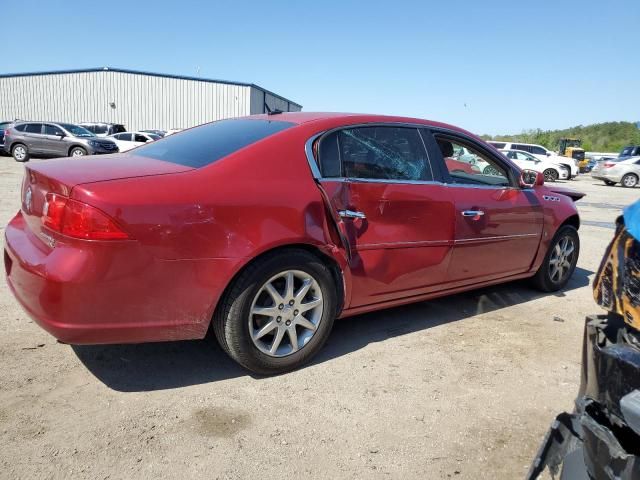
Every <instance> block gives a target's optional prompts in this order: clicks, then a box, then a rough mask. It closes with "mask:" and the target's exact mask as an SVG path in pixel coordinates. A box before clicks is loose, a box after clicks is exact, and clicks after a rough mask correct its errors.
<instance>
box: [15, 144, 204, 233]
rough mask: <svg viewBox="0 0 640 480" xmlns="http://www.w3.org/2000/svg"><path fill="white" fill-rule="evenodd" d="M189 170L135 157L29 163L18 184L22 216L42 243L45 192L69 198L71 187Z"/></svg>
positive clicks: (163, 162) (117, 156) (180, 166)
mask: <svg viewBox="0 0 640 480" xmlns="http://www.w3.org/2000/svg"><path fill="white" fill-rule="evenodd" d="M190 170H193V168H192V167H188V166H184V165H179V164H176V163H170V162H165V161H162V160H155V159H151V158H145V157H138V156H135V155H101V156H90V157H80V158H67V159H59V160H47V161H43V162H38V163H33V162H31V163H30V164H29V166H28V167H26V168H25V175H24V180H23V184H22V205H21V211H22V215H23V216H24V217H25V220H26V222H27V224H28V225H29V228H30V229H31V230H32V231H33V232H34V233H35V234H36V235H38V236H39V237H44V239H43V238H41V240H43V242H44V243H48V238H47V235H46V233H47V232H43V227H42V216H43V213H44V208H45V203H46V201H45V197H46V195H47V194H48V193H55V194H59V195H63V196H65V197H70V196H71V191H72V190H73V188H74V187H75V186H76V185H80V184H86V183H95V182H104V181H109V180H117V179H124V178H135V177H148V176H154V175H166V174H171V173H180V172H186V171H190ZM42 233H45V235H44V236H43V235H42Z"/></svg>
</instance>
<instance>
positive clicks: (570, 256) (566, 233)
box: [531, 225, 580, 292]
mask: <svg viewBox="0 0 640 480" xmlns="http://www.w3.org/2000/svg"><path fill="white" fill-rule="evenodd" d="M569 250H571V252H570V253H569ZM579 255H580V237H579V236H578V231H577V230H576V228H575V227H573V226H571V225H564V226H562V227H560V229H559V230H558V231H557V232H556V234H555V235H554V236H553V239H552V240H551V243H550V245H549V250H548V251H547V254H546V255H545V256H544V260H543V262H542V265H540V268H539V269H538V271H537V272H536V275H535V276H534V277H533V278H532V279H531V280H532V282H533V285H534V286H535V287H536V288H538V289H539V290H542V291H543V292H555V291H557V290H560V289H561V288H563V287H564V286H565V285H566V284H567V282H568V281H569V279H570V278H571V276H572V275H573V272H574V271H575V269H576V264H577V263H578V256H579Z"/></svg>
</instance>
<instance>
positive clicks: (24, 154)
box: [11, 143, 29, 162]
mask: <svg viewBox="0 0 640 480" xmlns="http://www.w3.org/2000/svg"><path fill="white" fill-rule="evenodd" d="M11 155H12V156H13V159H14V160H15V161H16V162H27V161H29V149H28V148H27V146H26V145H24V144H22V143H17V144H16V145H14V146H13V147H11Z"/></svg>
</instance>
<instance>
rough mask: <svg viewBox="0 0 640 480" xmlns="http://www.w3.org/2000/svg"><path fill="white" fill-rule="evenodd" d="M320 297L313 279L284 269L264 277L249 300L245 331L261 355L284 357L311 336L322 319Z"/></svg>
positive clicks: (304, 273)
mask: <svg viewBox="0 0 640 480" xmlns="http://www.w3.org/2000/svg"><path fill="white" fill-rule="evenodd" d="M323 307H324V298H323V296H322V290H321V289H320V285H319V284H318V282H317V280H316V279H315V278H313V277H312V276H311V275H310V274H308V273H306V272H303V271H300V270H286V271H284V272H281V273H278V274H277V275H274V276H273V277H271V278H270V279H269V280H267V281H266V282H265V283H264V284H263V285H262V287H260V290H258V293H257V294H256V296H255V297H254V299H253V302H252V303H251V310H250V311H249V334H250V335H251V341H252V342H253V344H254V345H255V346H256V348H257V349H258V350H260V351H261V352H262V353H264V354H265V355H268V356H270V357H286V356H288V355H291V354H293V353H295V352H297V351H299V350H300V349H302V348H304V347H305V345H307V344H308V343H309V341H310V340H311V339H312V338H313V336H314V335H315V334H316V332H317V331H318V326H319V324H320V321H321V320H322V311H323Z"/></svg>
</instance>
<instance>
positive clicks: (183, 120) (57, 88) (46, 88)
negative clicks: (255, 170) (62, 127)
mask: <svg viewBox="0 0 640 480" xmlns="http://www.w3.org/2000/svg"><path fill="white" fill-rule="evenodd" d="M276 109H277V110H282V111H283V112H298V111H300V110H301V109H302V106H301V105H299V104H297V103H294V102H292V101H291V100H288V99H286V98H284V97H281V96H280V95H277V94H275V93H273V92H270V91H269V90H265V89H264V88H262V87H259V86H257V85H254V84H252V83H238V82H228V81H224V80H207V79H204V78H197V77H183V76H177V75H164V74H158V73H149V72H138V71H134V70H123V69H118V68H107V67H105V68H93V69H86V70H67V71H56V72H37V73H23V74H10V75H0V121H3V120H14V119H22V120H44V121H47V120H48V121H59V122H71V123H80V122H108V123H121V124H123V125H125V126H126V128H127V130H130V131H133V130H142V129H149V128H156V129H164V130H168V129H171V128H187V127H192V126H194V125H199V124H201V123H205V122H210V121H213V120H218V119H221V118H229V117H240V116H244V115H251V114H255V113H265V112H268V111H270V110H276Z"/></svg>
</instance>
